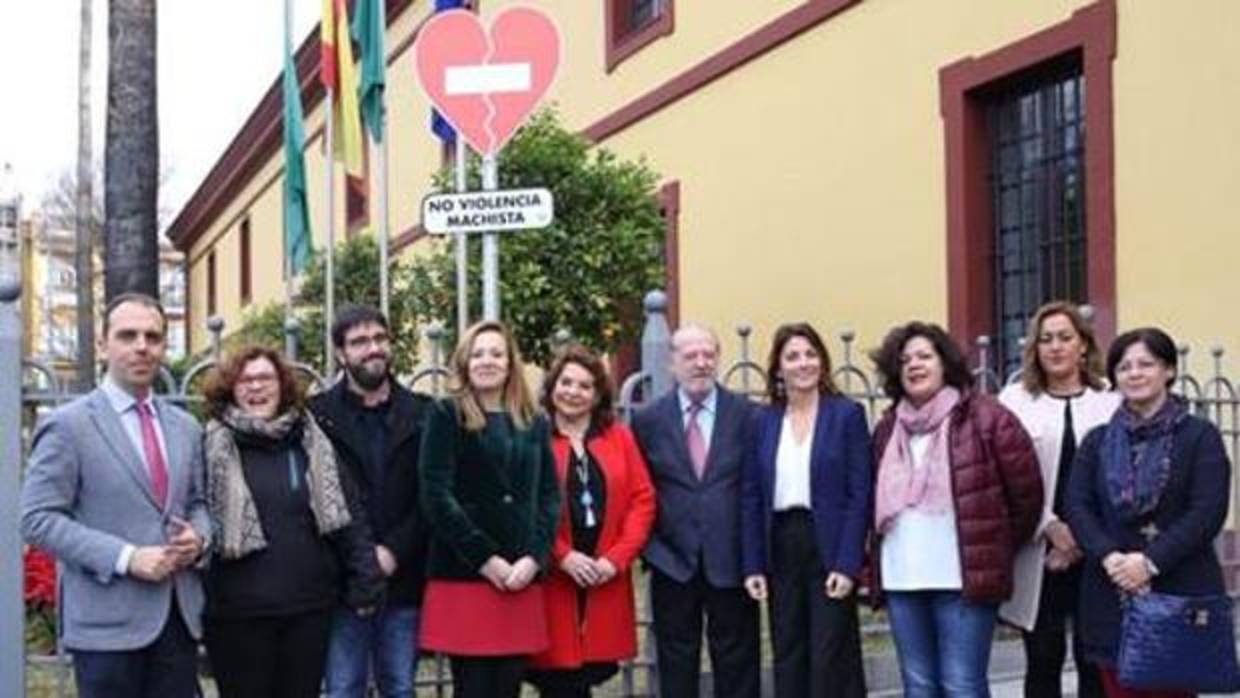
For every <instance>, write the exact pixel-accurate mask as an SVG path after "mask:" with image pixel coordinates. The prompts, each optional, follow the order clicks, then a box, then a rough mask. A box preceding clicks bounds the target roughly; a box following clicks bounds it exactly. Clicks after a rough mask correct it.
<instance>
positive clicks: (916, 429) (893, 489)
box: [874, 386, 960, 533]
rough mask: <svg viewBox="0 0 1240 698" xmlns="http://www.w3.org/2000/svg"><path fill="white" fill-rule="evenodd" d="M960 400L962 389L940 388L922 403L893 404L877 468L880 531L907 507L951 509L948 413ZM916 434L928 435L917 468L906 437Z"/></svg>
mask: <svg viewBox="0 0 1240 698" xmlns="http://www.w3.org/2000/svg"><path fill="white" fill-rule="evenodd" d="M959 402H960V391H959V390H956V389H955V388H953V387H951V386H944V387H943V388H941V389H939V391H938V392H937V393H935V394H934V397H932V398H930V399H929V400H927V401H926V402H925V404H923V405H922V406H921V407H914V406H913V404H912V403H910V402H909V401H908V400H901V401H900V402H899V404H898V405H896V422H895V426H894V427H893V428H892V431H891V440H889V441H888V442H887V448H886V450H884V451H883V458H882V462H881V463H880V464H879V470H878V485H877V493H876V496H875V506H874V524H875V526H876V527H877V528H878V530H879V532H880V533H886V532H887V529H888V528H890V527H891V524H892V522H894V521H895V518H896V516H897V515H899V514H900V512H902V511H904V510H905V509H916V510H918V511H923V512H925V513H928V514H942V513H944V512H947V511H949V510H950V509H951V496H952V492H951V472H950V470H949V467H948V466H949V465H950V463H949V461H950V454H949V453H948V433H947V432H948V429H949V428H950V425H951V421H950V420H949V419H948V416H949V415H951V412H952V410H953V409H954V408H955V407H956V405H957V404H959ZM918 434H931V436H930V447H929V449H927V451H926V457H925V459H924V461H923V462H922V464H921V467H917V466H916V465H915V464H914V462H913V453H912V451H911V450H910V448H909V441H910V440H911V439H912V437H913V436H914V435H918Z"/></svg>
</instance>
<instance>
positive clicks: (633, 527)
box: [527, 345, 655, 698]
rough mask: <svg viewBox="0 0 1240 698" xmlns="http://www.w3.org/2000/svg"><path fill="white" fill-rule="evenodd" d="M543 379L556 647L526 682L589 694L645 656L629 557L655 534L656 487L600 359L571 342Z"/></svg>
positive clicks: (550, 608) (550, 604)
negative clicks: (551, 474) (551, 465)
mask: <svg viewBox="0 0 1240 698" xmlns="http://www.w3.org/2000/svg"><path fill="white" fill-rule="evenodd" d="M543 386H544V387H543V396H542V404H543V407H544V408H545V409H546V410H547V413H548V414H549V415H550V416H551V419H552V425H553V431H554V434H553V436H552V440H551V450H552V452H553V453H554V455H555V466H556V474H557V476H558V477H559V482H560V487H561V491H562V492H563V494H564V506H563V507H561V509H560V523H559V527H558V529H557V530H556V535H555V542H554V543H553V545H552V549H551V559H552V569H553V571H552V573H551V575H550V577H549V579H548V581H547V584H546V587H545V593H546V608H547V630H548V634H549V635H550V638H551V646H550V647H549V648H548V649H547V650H546V651H545V652H543V653H541V654H538V655H535V656H534V657H533V659H532V661H531V666H532V668H533V669H534V671H531V672H530V673H529V675H528V676H527V680H529V682H530V683H533V684H534V685H536V686H538V689H539V692H540V694H541V695H543V696H545V697H547V698H550V697H552V696H555V697H557V698H559V697H563V698H570V697H571V698H578V697H588V696H589V695H590V688H591V686H594V685H596V684H599V683H602V682H603V681H605V680H607V679H608V678H610V677H611V676H613V675H614V674H615V673H616V671H617V664H616V663H617V661H618V660H621V659H628V658H630V657H633V656H634V655H635V654H637V630H636V618H635V615H636V614H635V612H634V606H633V584H632V581H631V580H630V577H629V564H630V563H631V562H632V561H633V560H634V559H635V558H636V557H637V554H638V553H639V552H640V551H641V549H642V546H643V545H644V544H645V543H646V538H647V536H648V535H649V534H650V527H651V525H652V524H653V522H654V507H655V504H654V489H653V487H652V486H651V484H650V477H649V475H648V474H647V472H646V463H645V461H644V460H642V457H641V453H640V452H639V451H638V450H637V443H636V442H635V441H634V439H633V434H632V433H631V432H630V431H629V430H628V428H626V427H625V426H624V425H622V424H619V423H617V422H615V421H614V418H613V405H612V402H613V392H614V390H613V388H612V385H611V381H610V379H609V378H608V376H607V372H606V370H605V369H604V368H603V362H602V361H601V360H600V359H599V357H597V356H595V355H594V354H593V353H591V352H590V351H589V350H587V349H585V348H583V347H580V346H576V345H570V346H568V347H566V348H565V349H564V350H562V351H561V353H560V354H559V355H558V356H557V357H556V359H555V361H554V362H553V363H552V364H551V369H550V371H548V373H547V376H546V380H545V381H544V383H543Z"/></svg>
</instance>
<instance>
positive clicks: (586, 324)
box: [410, 109, 663, 363]
mask: <svg viewBox="0 0 1240 698" xmlns="http://www.w3.org/2000/svg"><path fill="white" fill-rule="evenodd" d="M479 166H480V161H479V159H478V158H476V157H471V158H470V162H469V170H468V181H469V189H470V190H471V191H473V190H477V189H480V188H481V177H480V172H479ZM657 183H658V175H657V174H655V173H654V172H653V171H652V170H651V169H650V168H649V167H648V166H647V165H646V163H645V162H644V161H640V160H639V161H636V162H628V161H624V160H621V159H619V158H618V157H616V156H615V155H614V154H613V153H611V152H609V151H607V150H605V149H603V148H597V147H592V146H591V145H590V143H589V142H588V141H586V140H585V139H584V138H583V137H581V136H580V135H578V134H576V133H573V132H570V131H568V130H566V129H565V128H564V127H563V126H562V125H561V124H560V121H559V117H558V115H557V114H556V112H555V111H554V110H551V109H546V110H543V111H541V112H539V113H538V114H536V115H535V116H534V117H533V118H532V119H531V120H530V122H529V123H527V124H526V125H525V126H524V127H522V129H521V130H520V131H519V132H518V133H517V135H516V136H515V137H514V138H513V139H512V140H511V141H510V142H509V144H508V145H507V146H506V147H505V148H504V150H503V151H502V152H501V153H500V158H499V186H500V188H501V189H517V188H524V187H546V188H548V189H550V190H551V192H552V194H553V196H554V199H555V221H554V222H553V223H552V224H551V225H550V226H548V227H546V228H542V229H538V230H523V231H518V232H509V233H501V234H500V313H501V316H502V317H503V319H504V320H505V321H506V322H508V323H509V324H510V325H511V326H512V327H513V330H514V331H515V333H516V335H517V337H518V339H519V341H520V343H521V347H522V351H523V352H524V353H525V354H526V355H527V358H529V359H531V360H533V361H535V362H539V363H545V362H547V361H548V359H549V358H550V356H551V353H552V349H553V336H554V335H555V333H556V332H557V331H558V330H561V329H564V330H568V331H569V332H570V333H571V334H572V336H573V337H574V339H576V340H577V341H579V342H582V343H584V344H586V345H588V346H590V347H592V348H594V349H596V350H599V351H605V352H606V351H613V350H615V349H617V348H619V347H620V346H622V345H623V344H625V343H627V342H629V341H632V340H633V339H634V338H636V337H637V336H638V333H639V332H640V322H641V298H642V296H643V294H645V292H646V291H649V290H650V289H652V288H655V287H658V286H661V285H662V283H663V262H662V240H663V220H662V218H661V216H660V214H659V208H658V203H657V201H656V189H655V187H656V184H657ZM435 188H436V189H437V190H438V191H439V192H449V191H453V187H452V177H451V173H450V172H448V171H442V172H440V173H439V174H438V175H437V176H436V178H435ZM431 245H432V246H433V249H432V250H431V251H430V253H429V254H426V255H423V256H420V257H419V258H418V259H416V260H415V261H414V262H413V263H412V264H411V265H410V274H411V275H412V279H411V282H412V283H411V285H412V287H413V288H414V289H415V291H416V293H417V296H418V297H419V298H420V299H422V300H423V302H424V303H425V304H426V305H427V306H429V307H430V309H431V314H432V315H434V316H437V317H440V318H443V319H444V323H443V324H444V327H445V328H446V329H448V330H449V335H450V336H451V335H453V334H455V329H456V300H455V299H456V293H455V284H456V280H455V279H456V277H455V257H454V253H453V252H452V249H451V246H450V245H449V244H448V243H447V242H446V241H443V240H439V241H432V242H431ZM469 247H470V255H469V257H470V266H469V269H470V274H469V278H470V280H471V284H470V294H469V297H470V306H471V311H470V313H471V318H478V317H480V316H481V307H482V302H481V299H482V292H481V240H480V236H477V235H471V236H470V241H469Z"/></svg>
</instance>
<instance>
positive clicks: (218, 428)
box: [204, 406, 351, 560]
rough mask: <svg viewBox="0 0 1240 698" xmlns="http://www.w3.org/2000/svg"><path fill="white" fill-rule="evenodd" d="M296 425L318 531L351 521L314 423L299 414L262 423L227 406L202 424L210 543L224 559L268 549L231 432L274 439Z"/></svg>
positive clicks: (332, 456) (331, 457)
mask: <svg viewBox="0 0 1240 698" xmlns="http://www.w3.org/2000/svg"><path fill="white" fill-rule="evenodd" d="M298 425H300V426H301V447H302V450H304V451H305V454H306V457H307V459H308V460H309V467H308V468H307V471H306V486H307V488H308V489H309V494H310V510H311V511H312V512H313V514H314V521H315V523H316V524H317V525H318V529H319V533H321V534H327V533H331V532H333V531H337V530H339V529H341V528H344V527H345V526H348V525H349V523H350V520H351V517H350V515H349V507H348V504H347V502H346V500H345V496H344V490H343V489H342V487H341V484H340V471H339V469H338V467H337V465H336V453H335V451H334V450H333V449H332V444H331V441H330V440H328V438H327V436H326V435H325V434H324V433H323V432H322V430H321V429H319V426H318V424H316V423H315V421H314V419H312V418H310V417H308V416H306V415H305V414H304V413H302V412H300V411H295V412H286V413H284V414H282V415H280V416H279V417H276V418H274V419H262V418H259V417H254V416H251V415H248V414H246V413H245V412H244V411H242V410H241V409H240V408H238V407H236V406H229V407H228V409H227V410H226V411H225V413H224V415H223V416H222V417H221V418H219V419H213V420H211V421H210V422H208V423H207V430H206V437H205V440H204V446H205V449H206V460H207V480H208V508H209V509H210V513H211V520H212V528H213V529H214V534H213V535H214V544H215V546H216V550H217V551H218V553H219V555H220V556H221V557H223V558H224V559H226V560H235V559H238V558H241V557H244V556H246V555H249V554H250V553H252V552H255V551H258V550H262V549H263V548H266V547H267V536H266V535H265V534H264V533H263V526H262V523H261V522H260V521H259V518H258V507H257V506H256V505H255V504H254V495H253V494H252V493H251V492H250V488H249V486H248V485H247V484H246V482H245V474H244V473H243V472H242V469H241V452H240V451H239V450H238V449H237V441H236V438H235V433H240V434H245V435H250V436H257V437H261V438H265V439H270V440H272V441H279V440H281V439H283V438H285V437H286V436H288V435H289V432H291V431H292V430H293V428H294V427H296V426H298Z"/></svg>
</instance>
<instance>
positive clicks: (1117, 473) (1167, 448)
mask: <svg viewBox="0 0 1240 698" xmlns="http://www.w3.org/2000/svg"><path fill="white" fill-rule="evenodd" d="M1187 417H1188V402H1187V401H1186V400H1184V398H1182V397H1179V396H1177V395H1169V396H1168V397H1167V401H1166V402H1164V403H1163V406H1162V407H1160V408H1159V409H1158V412H1156V413H1154V415H1153V416H1152V417H1150V418H1149V419H1145V418H1143V417H1141V416H1140V415H1138V414H1137V413H1135V412H1133V411H1132V410H1131V409H1129V408H1128V406H1127V405H1124V406H1121V407H1120V408H1119V409H1118V410H1116V411H1115V415H1114V416H1112V417H1111V421H1110V422H1109V423H1108V424H1107V426H1106V433H1105V435H1104V436H1103V439H1102V453H1101V458H1102V469H1103V474H1104V475H1105V477H1106V486H1107V494H1109V495H1110V498H1111V503H1112V504H1113V505H1115V510H1116V512H1117V513H1118V514H1119V516H1120V519H1121V520H1123V521H1125V522H1133V521H1138V520H1140V519H1141V518H1142V517H1144V516H1146V515H1147V514H1149V513H1150V512H1152V511H1154V509H1155V508H1156V507H1157V506H1158V502H1159V500H1160V499H1161V498H1162V493H1163V488H1165V487H1166V486H1167V480H1168V479H1169V478H1170V477H1171V442H1172V440H1173V438H1174V436H1175V429H1176V427H1178V426H1179V425H1180V423H1181V422H1183V421H1184V419H1185V418H1187Z"/></svg>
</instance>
